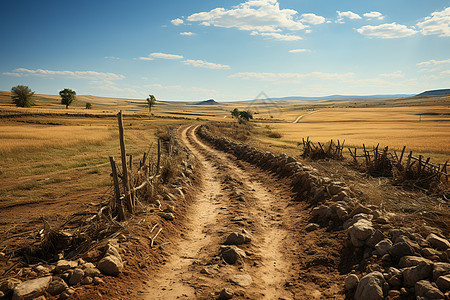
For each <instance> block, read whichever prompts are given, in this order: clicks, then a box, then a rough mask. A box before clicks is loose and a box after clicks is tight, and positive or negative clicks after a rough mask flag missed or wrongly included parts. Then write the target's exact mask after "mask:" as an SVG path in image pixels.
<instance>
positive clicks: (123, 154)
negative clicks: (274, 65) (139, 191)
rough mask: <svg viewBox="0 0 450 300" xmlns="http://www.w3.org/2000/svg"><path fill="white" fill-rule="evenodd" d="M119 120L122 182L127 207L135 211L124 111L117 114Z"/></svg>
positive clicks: (130, 210)
mask: <svg viewBox="0 0 450 300" xmlns="http://www.w3.org/2000/svg"><path fill="white" fill-rule="evenodd" d="M117 121H118V123H119V141H120V155H121V158H122V176H123V178H122V183H123V187H124V190H125V197H126V200H127V208H128V211H129V212H130V213H133V201H132V199H131V194H130V182H129V181H128V170H127V157H126V152H125V139H124V134H123V119H122V111H120V112H119V113H118V114H117Z"/></svg>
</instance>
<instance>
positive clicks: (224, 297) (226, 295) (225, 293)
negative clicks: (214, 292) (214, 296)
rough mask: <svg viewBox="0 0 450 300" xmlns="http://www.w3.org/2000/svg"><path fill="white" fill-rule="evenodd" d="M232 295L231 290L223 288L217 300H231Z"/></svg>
mask: <svg viewBox="0 0 450 300" xmlns="http://www.w3.org/2000/svg"><path fill="white" fill-rule="evenodd" d="M233 294H234V293H233V291H232V290H230V289H227V288H225V289H223V290H221V291H220V293H219V300H228V299H231V298H233Z"/></svg>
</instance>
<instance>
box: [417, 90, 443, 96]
mask: <svg viewBox="0 0 450 300" xmlns="http://www.w3.org/2000/svg"><path fill="white" fill-rule="evenodd" d="M442 95H450V89H442V90H431V91H425V92H423V93H420V94H418V95H417V96H442Z"/></svg>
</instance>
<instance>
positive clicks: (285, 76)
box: [228, 72, 354, 81]
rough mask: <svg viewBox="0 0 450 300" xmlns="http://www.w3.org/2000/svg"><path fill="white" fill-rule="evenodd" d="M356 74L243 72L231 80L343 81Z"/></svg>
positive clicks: (232, 76) (231, 76)
mask: <svg viewBox="0 0 450 300" xmlns="http://www.w3.org/2000/svg"><path fill="white" fill-rule="evenodd" d="M353 75H354V73H323V72H311V73H258V72H242V73H236V74H232V75H230V76H228V77H230V78H240V79H245V80H261V81H304V80H306V79H317V80H343V79H348V78H351V77H353Z"/></svg>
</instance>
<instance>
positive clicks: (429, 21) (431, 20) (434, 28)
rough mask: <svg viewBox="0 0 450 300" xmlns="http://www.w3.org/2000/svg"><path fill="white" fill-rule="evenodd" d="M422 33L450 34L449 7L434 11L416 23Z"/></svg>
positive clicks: (441, 35) (444, 35)
mask: <svg viewBox="0 0 450 300" xmlns="http://www.w3.org/2000/svg"><path fill="white" fill-rule="evenodd" d="M417 27H419V28H420V30H421V33H422V34H423V35H438V36H440V37H447V36H450V7H447V8H446V9H444V10H442V11H436V12H434V13H432V14H431V16H428V17H426V18H425V19H424V20H423V21H422V22H418V23H417Z"/></svg>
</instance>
